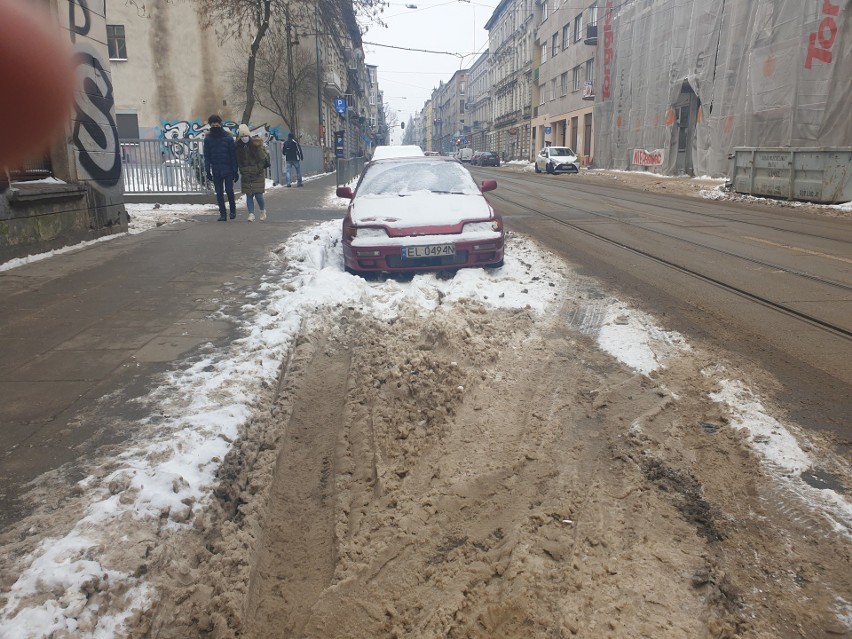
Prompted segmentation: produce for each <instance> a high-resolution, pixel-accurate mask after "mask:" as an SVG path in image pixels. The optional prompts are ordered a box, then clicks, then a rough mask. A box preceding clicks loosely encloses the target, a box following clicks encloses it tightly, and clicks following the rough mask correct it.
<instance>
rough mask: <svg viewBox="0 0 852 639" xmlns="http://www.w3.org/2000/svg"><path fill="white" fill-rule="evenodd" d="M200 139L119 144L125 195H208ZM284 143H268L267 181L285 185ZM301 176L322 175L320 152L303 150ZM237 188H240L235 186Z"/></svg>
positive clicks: (315, 147)
mask: <svg viewBox="0 0 852 639" xmlns="http://www.w3.org/2000/svg"><path fill="white" fill-rule="evenodd" d="M203 142H204V141H203V139H202V138H198V139H181V140H141V139H132V140H130V139H125V140H121V141H120V144H121V159H122V163H123V174H124V192H125V193H209V192H211V191H212V189H213V186H212V184H210V183H209V182H208V181H207V178H206V176H205V175H204V155H203V151H204V146H203ZM282 146H283V142H280V141H279V140H270V142H269V144H268V145H267V149H268V150H269V160H270V166H269V168H268V169H267V170H266V177H267V178H268V179H270V180H272V181H273V182H274V183H276V184H281V183H283V182H284V172H285V170H286V168H287V164H286V162H285V161H284V156H283V154H282V151H281V149H282ZM302 153H303V154H304V159H303V160H302V162H301V169H302V175H304V176H308V175H317V174H319V173H322V172H323V155H322V148H321V147H318V146H302ZM237 188H239V186H237Z"/></svg>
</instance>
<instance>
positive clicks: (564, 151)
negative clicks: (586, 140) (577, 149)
mask: <svg viewBox="0 0 852 639" xmlns="http://www.w3.org/2000/svg"><path fill="white" fill-rule="evenodd" d="M568 155H574V151H572V150H571V149H569V148H568V147H567V146H552V147H550V157H554V156H556V157H563V156H568Z"/></svg>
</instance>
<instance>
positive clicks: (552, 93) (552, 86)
mask: <svg viewBox="0 0 852 639" xmlns="http://www.w3.org/2000/svg"><path fill="white" fill-rule="evenodd" d="M550 99H551V100H555V99H556V78H553V79H552V80H551V81H550Z"/></svg>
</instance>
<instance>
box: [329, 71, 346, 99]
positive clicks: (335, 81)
mask: <svg viewBox="0 0 852 639" xmlns="http://www.w3.org/2000/svg"><path fill="white" fill-rule="evenodd" d="M324 78H325V93H326V94H328V95H330V96H332V97H335V96H341V95H343V93H344V92H345V87H344V86H343V80H342V79H341V77H340V74H339V73H338V72H337V71H335V70H334V69H326V70H325V75H324Z"/></svg>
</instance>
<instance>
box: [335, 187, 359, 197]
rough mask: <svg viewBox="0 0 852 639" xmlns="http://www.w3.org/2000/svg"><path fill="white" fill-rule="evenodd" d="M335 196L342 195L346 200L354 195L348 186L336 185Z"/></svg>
mask: <svg viewBox="0 0 852 639" xmlns="http://www.w3.org/2000/svg"><path fill="white" fill-rule="evenodd" d="M337 197H343V198H346V199H347V200H351V199H352V198H353V197H355V195H354V194H353V193H352V189H351V188H350V187H348V186H338V187H337Z"/></svg>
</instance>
